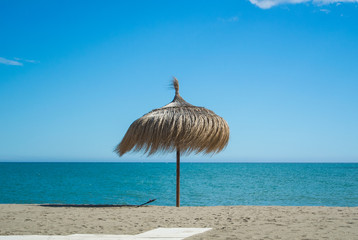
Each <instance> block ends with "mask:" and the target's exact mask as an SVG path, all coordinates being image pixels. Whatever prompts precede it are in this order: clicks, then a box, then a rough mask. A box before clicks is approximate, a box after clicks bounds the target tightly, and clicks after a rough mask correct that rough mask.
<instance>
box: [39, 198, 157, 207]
mask: <svg viewBox="0 0 358 240" xmlns="http://www.w3.org/2000/svg"><path fill="white" fill-rule="evenodd" d="M155 200H156V199H151V200H149V201H148V202H145V203H143V204H140V205H120V204H39V206H41V207H76V208H104V207H142V206H145V205H147V204H149V203H152V202H154V201H155Z"/></svg>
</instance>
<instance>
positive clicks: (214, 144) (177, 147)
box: [115, 78, 230, 207]
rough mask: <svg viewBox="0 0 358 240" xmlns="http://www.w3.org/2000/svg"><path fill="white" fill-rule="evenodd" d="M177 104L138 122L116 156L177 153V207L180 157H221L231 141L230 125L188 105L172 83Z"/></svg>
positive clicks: (176, 81)
mask: <svg viewBox="0 0 358 240" xmlns="http://www.w3.org/2000/svg"><path fill="white" fill-rule="evenodd" d="M173 87H174V89H175V97H174V100H173V101H172V102H171V103H169V104H167V105H165V106H164V107H161V108H158V109H154V110H152V111H151V112H149V113H147V114H145V115H144V116H143V117H141V118H139V119H137V120H135V121H134V122H133V123H132V125H131V126H130V127H129V129H128V131H127V133H126V134H125V136H124V137H123V139H122V141H121V142H120V143H119V144H118V145H117V147H116V149H115V152H117V153H118V154H119V156H122V155H123V154H125V153H126V152H128V151H131V150H133V151H144V153H148V155H152V154H154V153H155V152H158V151H159V152H174V151H176V157H177V164H176V167H177V182H176V184H177V187H176V206H177V207H179V206H180V155H182V154H189V153H192V152H194V153H200V152H203V153H213V154H214V153H218V152H220V151H222V150H223V149H224V148H225V147H226V145H227V143H228V141H229V135H230V130H229V125H228V124H227V122H226V121H225V120H224V119H223V118H221V117H220V116H218V115H216V114H215V113H214V112H213V111H211V110H208V109H206V108H203V107H197V106H194V105H191V104H190V103H188V102H186V101H185V100H184V99H183V98H182V97H181V96H180V95H179V82H178V80H177V79H176V78H174V79H173Z"/></svg>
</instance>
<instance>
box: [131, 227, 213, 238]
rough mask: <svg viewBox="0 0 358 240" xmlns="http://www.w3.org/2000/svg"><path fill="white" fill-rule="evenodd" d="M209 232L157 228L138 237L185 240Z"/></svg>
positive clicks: (205, 229)
mask: <svg viewBox="0 0 358 240" xmlns="http://www.w3.org/2000/svg"><path fill="white" fill-rule="evenodd" d="M209 230H211V228H156V229H153V230H150V231H148V232H144V233H140V234H138V235H136V236H138V237H146V238H154V237H157V238H160V237H168V238H174V237H175V238H182V239H184V238H187V237H190V236H193V235H196V234H199V233H203V232H206V231H209Z"/></svg>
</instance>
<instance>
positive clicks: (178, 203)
mask: <svg viewBox="0 0 358 240" xmlns="http://www.w3.org/2000/svg"><path fill="white" fill-rule="evenodd" d="M177 207H180V149H179V148H177Z"/></svg>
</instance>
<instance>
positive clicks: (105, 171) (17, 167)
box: [0, 163, 358, 206]
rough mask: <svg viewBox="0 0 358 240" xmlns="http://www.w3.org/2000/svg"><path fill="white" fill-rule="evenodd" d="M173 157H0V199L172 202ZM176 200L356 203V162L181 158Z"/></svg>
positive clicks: (186, 202)
mask: <svg viewBox="0 0 358 240" xmlns="http://www.w3.org/2000/svg"><path fill="white" fill-rule="evenodd" d="M175 184H176V165H175V163H0V203H21V204H25V203H26V204H41V203H51V204H52V203H53V204H55V203H56V204H131V205H132V204H141V203H144V202H146V201H148V200H149V199H157V200H156V201H155V202H153V203H152V205H166V206H174V205H175V186H176V185H175ZM181 205H182V206H219V205H279V206H358V163H351V164H349V163H346V164H334V163H182V164H181Z"/></svg>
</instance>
